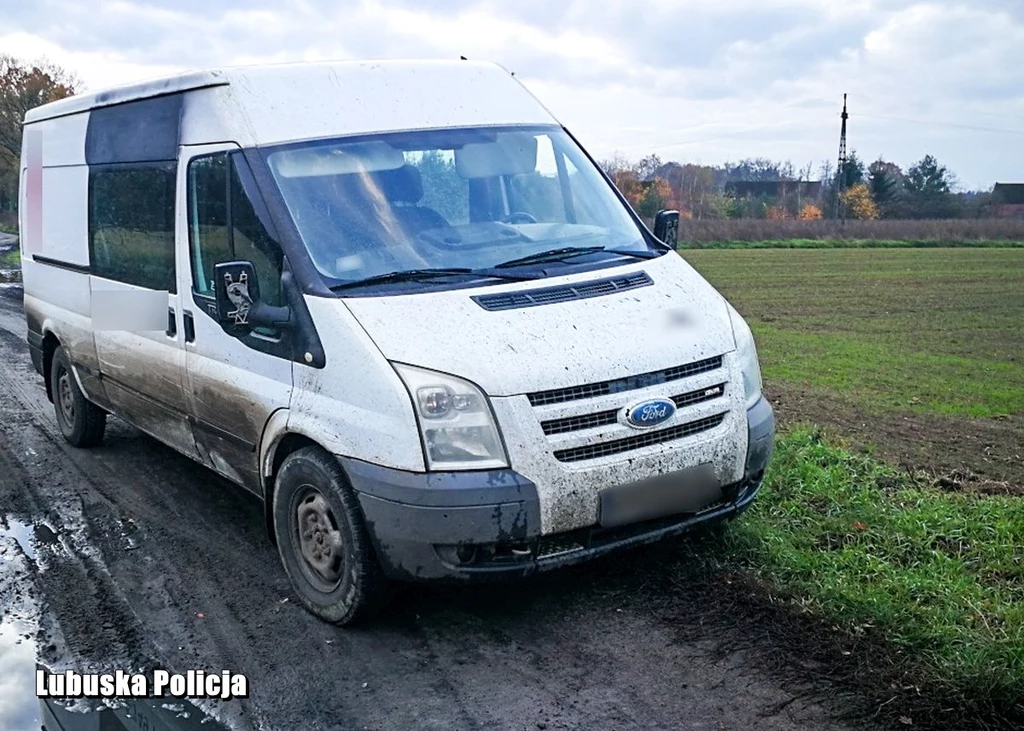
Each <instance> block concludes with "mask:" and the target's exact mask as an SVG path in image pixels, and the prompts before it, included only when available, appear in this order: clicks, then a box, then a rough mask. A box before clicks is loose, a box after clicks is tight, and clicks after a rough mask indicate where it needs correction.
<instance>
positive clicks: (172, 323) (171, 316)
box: [164, 307, 178, 338]
mask: <svg viewBox="0 0 1024 731" xmlns="http://www.w3.org/2000/svg"><path fill="white" fill-rule="evenodd" d="M175 315H176V313H175V311H174V308H173V307H169V308H167V329H166V330H165V331H164V332H165V333H166V334H167V337H169V338H177V337H178V318H177V317H176V316H175Z"/></svg>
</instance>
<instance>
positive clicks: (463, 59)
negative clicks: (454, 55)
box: [459, 56, 469, 61]
mask: <svg viewBox="0 0 1024 731" xmlns="http://www.w3.org/2000/svg"><path fill="white" fill-rule="evenodd" d="M459 60H460V61H468V60H469V59H468V58H466V57H465V56H459Z"/></svg>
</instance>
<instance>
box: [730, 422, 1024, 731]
mask: <svg viewBox="0 0 1024 731" xmlns="http://www.w3.org/2000/svg"><path fill="white" fill-rule="evenodd" d="M721 549H722V551H723V554H724V555H723V558H724V559H725V565H726V566H728V567H729V568H730V569H735V568H736V567H737V566H739V567H742V568H744V569H745V570H746V571H747V572H749V573H751V574H752V575H754V576H756V577H757V578H758V580H759V581H760V582H761V583H762V584H763V585H764V586H765V587H766V588H768V589H769V590H770V591H772V592H773V593H777V594H780V595H782V596H785V597H788V598H789V599H790V600H791V601H792V602H794V603H795V604H796V605H798V606H799V607H800V608H801V609H803V610H807V611H810V612H812V613H814V614H816V615H818V616H820V617H822V618H823V619H825V620H826V621H827V622H828V623H830V624H833V625H837V626H839V627H841V628H843V629H844V630H846V631H848V632H851V633H863V632H865V631H870V632H871V633H872V634H873V635H876V636H878V635H880V636H881V637H883V638H884V639H885V641H886V642H888V643H889V644H890V645H891V647H892V649H893V654H894V656H900V657H903V658H906V660H905V661H906V662H907V664H908V666H909V667H910V669H911V671H912V675H913V676H914V677H913V680H914V681H916V682H917V683H918V684H923V685H928V686H930V688H931V689H932V690H934V688H936V687H938V688H941V689H942V694H945V695H948V696H949V697H950V698H951V699H957V702H958V703H960V704H977V705H978V706H980V707H990V708H991V707H996V708H999V709H1000V711H1001V712H1002V713H1004V714H1005V713H1007V709H1008V708H1012V707H1013V706H1014V705H1016V704H1021V703H1024V499H1022V498H1020V497H1017V496H1003V497H991V496H979V495H974V494H964V493H948V492H941V491H938V490H935V489H933V488H931V487H929V486H927V485H919V484H915V483H914V482H913V481H912V480H910V479H908V478H907V476H906V475H905V474H902V473H899V472H897V471H896V470H894V469H893V468H891V467H889V466H887V465H885V464H883V463H881V462H879V461H877V460H875V459H873V458H871V457H868V456H865V455H862V454H853V453H851V452H850V451H848V450H845V449H841V448H838V447H836V446H834V445H832V444H829V443H828V441H827V440H824V439H822V438H821V436H820V435H819V434H818V433H817V432H816V430H813V429H801V430H798V431H796V432H792V433H790V434H787V435H785V436H784V437H782V438H781V439H780V441H779V444H778V448H777V451H776V454H775V457H774V460H773V463H772V465H771V467H770V469H769V475H768V478H767V483H766V485H765V487H764V489H763V492H762V495H761V498H760V500H759V503H758V504H757V505H756V506H755V508H754V509H753V510H752V511H750V512H749V513H748V514H747V515H746V516H744V518H743V519H741V520H740V521H737V522H736V523H735V524H734V525H733V527H732V530H731V531H729V533H728V534H727V536H726V538H725V541H724V544H723V545H722V547H721Z"/></svg>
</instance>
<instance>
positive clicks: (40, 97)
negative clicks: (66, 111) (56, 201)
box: [0, 53, 79, 229]
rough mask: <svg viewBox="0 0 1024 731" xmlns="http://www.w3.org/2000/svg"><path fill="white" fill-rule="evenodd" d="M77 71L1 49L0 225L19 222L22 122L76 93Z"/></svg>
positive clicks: (7, 226) (10, 225)
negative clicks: (30, 113)
mask: <svg viewBox="0 0 1024 731" xmlns="http://www.w3.org/2000/svg"><path fill="white" fill-rule="evenodd" d="M78 87H79V82H78V80H77V79H76V78H75V76H74V74H71V73H68V72H67V71H65V70H64V69H62V68H60V67H59V66H57V65H55V64H52V63H49V62H47V61H36V62H30V63H23V62H21V61H19V60H18V59H16V58H14V57H13V56H10V55H8V54H4V53H0V228H6V229H13V228H15V227H16V226H17V210H18V170H19V167H20V160H21V126H22V121H23V120H24V119H25V113H26V112H27V111H28V110H29V109H32V108H33V107H38V106H39V105H40V104H46V103H48V102H52V101H56V100H57V99H63V98H64V97H66V96H71V95H72V94H74V93H75V92H76V91H77V90H78Z"/></svg>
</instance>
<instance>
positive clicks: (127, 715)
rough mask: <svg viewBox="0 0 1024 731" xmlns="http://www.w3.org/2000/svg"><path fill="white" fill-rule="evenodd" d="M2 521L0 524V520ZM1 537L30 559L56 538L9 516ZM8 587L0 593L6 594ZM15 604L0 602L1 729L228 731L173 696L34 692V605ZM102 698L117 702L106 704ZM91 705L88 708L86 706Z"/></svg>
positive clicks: (0, 580)
mask: <svg viewBox="0 0 1024 731" xmlns="http://www.w3.org/2000/svg"><path fill="white" fill-rule="evenodd" d="M0 526H2V523H0ZM0 536H8V537H11V538H13V539H14V540H15V541H17V542H18V545H19V546H21V548H22V550H23V551H24V553H25V555H26V556H28V557H29V558H30V559H31V558H34V557H35V555H36V548H37V547H39V546H45V545H47V544H49V543H53V542H56V541H57V540H58V537H57V534H56V533H54V532H53V530H52V529H51V528H50V527H49V526H47V525H45V524H44V523H39V524H37V525H35V526H32V525H30V524H27V523H23V522H21V521H18V520H14V519H11V518H8V519H7V527H6V528H3V527H0ZM8 557H9V555H8V556H4V557H3V558H2V559H0V569H3V568H5V567H13V566H15V565H16V564H18V563H23V562H24V559H22V558H21V557H20V556H18V557H16V558H15V560H14V561H8ZM3 573H4V572H0V574H3ZM8 578H13V580H14V582H19V581H24V579H23V578H19V576H18V575H16V574H12V575H11V576H10V577H6V576H4V575H0V589H2V588H3V585H4V584H6V583H7V579H8ZM10 588H12V587H8V590H6V591H2V592H0V596H3V595H8V596H10V595H11V592H10V591H9V589H10ZM21 596H22V597H23V601H22V602H21V603H20V604H18V605H17V606H13V607H12V606H11V605H9V604H7V605H6V606H5V605H4V604H0V730H2V731H39V730H40V729H41V728H42V729H45V730H46V731H97V730H99V731H227V727H225V726H223V725H222V724H220V723H218V722H217V721H215V720H214V719H212V718H211V717H209V716H207V715H206V714H205V713H203V711H201V710H200V709H199V708H197V707H196V706H194V705H193V704H191V703H189V702H188V701H185V700H182V699H178V698H140V699H124V700H120V699H111V700H109V701H104V700H99V699H89V700H78V701H69V702H70V703H74V704H75V705H74V710H69V709H68V708H67V707H65V706H64V705H61V701H59V700H53V699H50V698H42V699H39V698H37V697H36V672H37V670H42V671H43V672H46V668H44V667H43V666H41V665H39V664H38V658H39V655H38V648H37V647H36V636H37V633H38V631H39V625H38V615H37V609H36V608H35V606H34V604H32V603H31V602H28V601H27V600H24V597H25V596H26V594H24V593H22V595H21ZM105 703H110V704H117V705H119V706H120V707H119V708H110V707H108V706H107V705H105ZM90 709H91V710H90Z"/></svg>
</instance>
